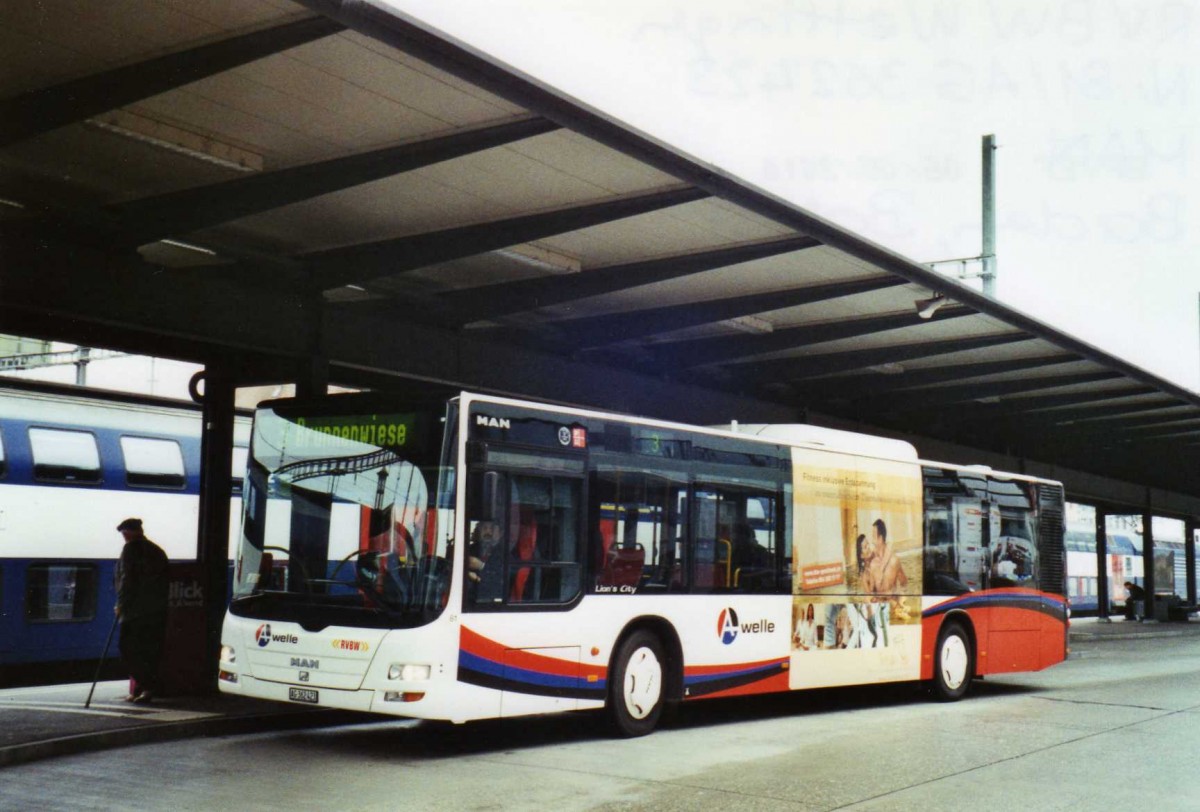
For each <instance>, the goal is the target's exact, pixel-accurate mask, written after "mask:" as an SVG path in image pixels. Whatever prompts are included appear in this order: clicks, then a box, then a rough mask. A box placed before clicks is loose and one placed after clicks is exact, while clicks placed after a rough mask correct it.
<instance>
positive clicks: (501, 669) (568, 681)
mask: <svg viewBox="0 0 1200 812" xmlns="http://www.w3.org/2000/svg"><path fill="white" fill-rule="evenodd" d="M458 664H459V667H460V668H465V669H467V670H469V671H474V672H477V673H480V674H487V675H489V676H492V677H497V678H500V679H503V680H505V681H506V682H512V683H518V684H521V685H536V686H540V687H543V688H567V689H569V688H580V687H582V686H584V685H587V686H588V687H589V688H603V685H604V681H603V680H601V681H599V682H596V683H587V682H585V680H583V679H582V678H580V677H570V676H563V675H560V674H549V673H546V672H543V671H531V670H529V669H526V668H515V667H513V666H506V665H504V664H503V663H498V662H496V661H495V660H489V659H487V658H485V657H480V656H478V655H476V654H470V653H468V652H465V651H463V652H460V653H459V656H458Z"/></svg>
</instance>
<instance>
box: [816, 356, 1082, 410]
mask: <svg viewBox="0 0 1200 812" xmlns="http://www.w3.org/2000/svg"><path fill="white" fill-rule="evenodd" d="M1079 360H1080V359H1079V358H1078V357H1077V356H1074V355H1067V354H1063V355H1040V356H1037V357H1036V358H1016V359H1013V360H1011V361H984V362H980V363H975V364H953V365H949V366H945V365H938V366H936V367H929V368H925V369H913V370H905V371H903V372H900V373H895V374H893V373H887V372H868V373H863V374H858V375H846V376H838V377H833V378H826V379H824V380H822V381H821V393H822V396H823V399H825V400H831V401H845V400H852V399H854V398H857V397H860V396H864V395H870V394H872V393H874V392H878V391H879V388H880V387H883V388H884V389H887V390H889V391H894V390H904V389H914V388H916V387H918V386H929V385H931V384H937V383H947V382H950V381H961V380H963V379H965V378H979V377H983V376H986V375H1000V374H1003V373H1006V372H1022V371H1024V370H1029V369H1038V368H1040V367H1047V366H1055V365H1057V364H1070V363H1074V362H1076V361H1079Z"/></svg>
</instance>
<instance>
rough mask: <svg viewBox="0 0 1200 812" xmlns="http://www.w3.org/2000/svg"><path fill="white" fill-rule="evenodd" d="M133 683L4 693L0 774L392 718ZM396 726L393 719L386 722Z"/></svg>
mask: <svg viewBox="0 0 1200 812" xmlns="http://www.w3.org/2000/svg"><path fill="white" fill-rule="evenodd" d="M1182 636H1194V637H1200V621H1195V620H1193V621H1192V622H1190V623H1154V622H1145V623H1136V622H1130V621H1125V620H1123V619H1120V618H1118V619H1114V620H1113V621H1112V622H1108V623H1105V622H1100V621H1098V620H1096V619H1095V618H1083V619H1077V620H1075V621H1073V622H1072V624H1071V642H1072V646H1074V645H1075V644H1080V645H1082V646H1086V645H1087V644H1089V643H1092V642H1099V641H1112V642H1113V643H1118V642H1119V641H1120V640H1123V639H1128V640H1137V639H1145V638H1153V639H1157V638H1163V642H1164V644H1168V645H1169V639H1170V638H1176V637H1182ZM126 688H127V683H126V682H125V681H124V680H122V681H110V682H101V683H98V684H97V685H96V687H95V690H94V692H93V693H92V699H91V703H90V706H88V707H86V708H85V707H84V705H85V704H86V703H87V699H88V693H89V691H91V690H92V685H91V683H75V684H69V685H46V686H33V687H25V688H10V689H6V690H0V767H5V766H8V765H12V764H21V763H25V762H29V761H36V760H38V759H46V758H54V757H57V756H64V755H69V754H73V753H80V752H88V751H95V750H105V749H111V748H117V747H126V746H129V745H134V744H146V743H153V742H160V741H174V740H179V739H186V738H191V737H198V736H227V735H234V734H242V733H261V732H269V731H273V730H295V729H299V728H317V727H330V726H336V725H349V724H363V723H368V722H371V721H384V720H385V719H386V717H379V716H373V715H367V714H359V713H351V712H347V711H336V710H328V709H321V708H311V707H308V706H303V705H289V704H285V703H278V702H266V701H262V700H256V699H247V698H243V697H232V696H226V695H223V694H213V695H208V696H181V697H168V698H162V699H156V700H155V701H154V702H153V703H150V704H147V705H138V704H132V703H128V702H125V701H123V697H124V696H125V694H126ZM388 721H390V720H388Z"/></svg>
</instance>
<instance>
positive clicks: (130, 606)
mask: <svg viewBox="0 0 1200 812" xmlns="http://www.w3.org/2000/svg"><path fill="white" fill-rule="evenodd" d="M114 583H115V586H116V590H117V615H118V616H119V617H120V618H121V621H122V622H124V621H129V620H138V619H141V618H148V617H155V616H158V615H166V613H167V589H168V586H167V554H166V553H164V552H163V551H162V548H161V547H159V546H158V545H157V544H155V543H154V542H153V541H151V540H150V539H148V538H146V537H145V536H142V537H141V538H138V539H133V540H132V541H128V542H126V543H125V547H124V549H122V550H121V557H120V558H119V559H117V572H116V578H115V582H114Z"/></svg>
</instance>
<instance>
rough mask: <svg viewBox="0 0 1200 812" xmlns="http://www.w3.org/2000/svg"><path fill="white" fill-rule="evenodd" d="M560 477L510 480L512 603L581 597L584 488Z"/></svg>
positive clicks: (546, 601)
mask: <svg viewBox="0 0 1200 812" xmlns="http://www.w3.org/2000/svg"><path fill="white" fill-rule="evenodd" d="M580 484H581V483H580V481H579V480H578V479H574V478H570V477H561V476H527V475H522V474H514V475H513V476H512V477H511V488H510V502H509V508H508V528H507V531H508V537H507V538H508V545H509V546H508V588H507V597H508V602H509V603H510V604H511V603H566V602H568V601H571V600H573V599H574V598H575V596H576V595H578V594H579V589H580V586H581V580H582V579H581V575H580V574H581V572H582V568H583V556H582V550H583V545H582V544H580V542H579V523H580V499H581V495H580V494H581V490H582V489H581V487H580Z"/></svg>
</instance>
